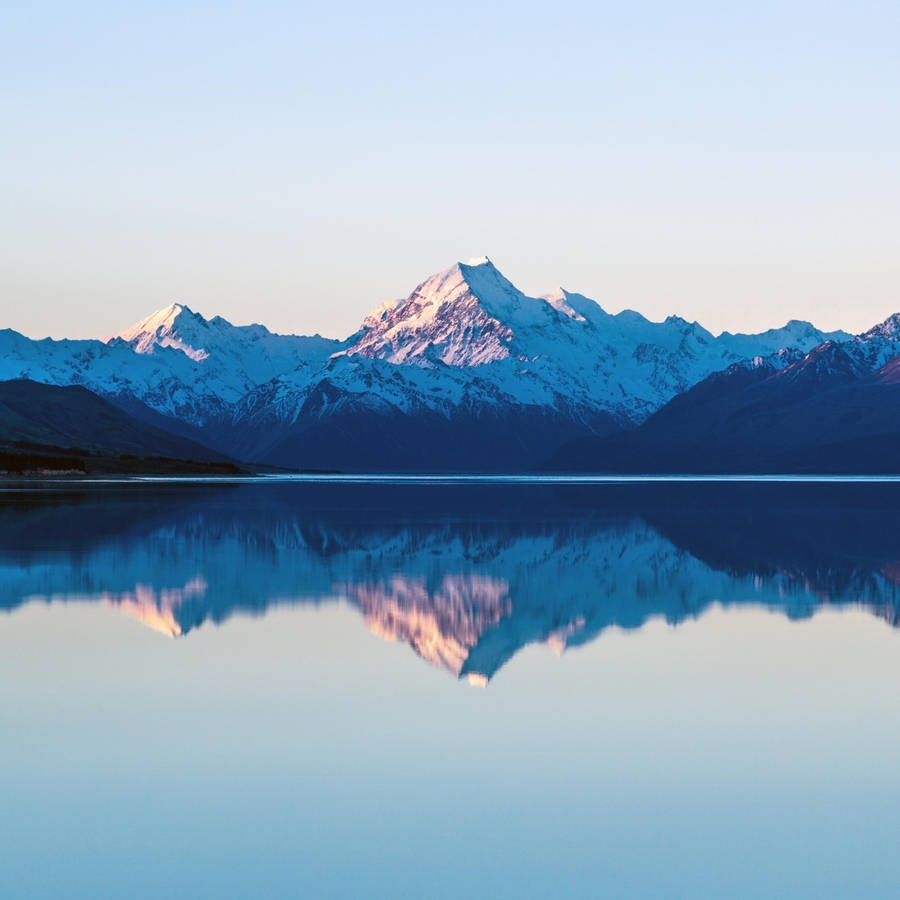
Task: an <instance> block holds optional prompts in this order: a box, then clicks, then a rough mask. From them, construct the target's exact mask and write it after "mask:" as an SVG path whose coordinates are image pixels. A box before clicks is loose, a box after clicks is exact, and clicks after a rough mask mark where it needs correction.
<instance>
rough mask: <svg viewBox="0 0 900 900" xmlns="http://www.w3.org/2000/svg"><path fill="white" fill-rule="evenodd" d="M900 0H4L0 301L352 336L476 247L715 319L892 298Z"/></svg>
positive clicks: (733, 325) (557, 276) (816, 317)
mask: <svg viewBox="0 0 900 900" xmlns="http://www.w3.org/2000/svg"><path fill="white" fill-rule="evenodd" d="M898 46H900V7H898V6H897V4H896V3H889V2H884V3H877V2H865V0H863V2H859V3H855V4H848V3H845V2H840V3H838V2H827V0H818V2H770V0H758V2H753V3H730V4H721V3H713V2H692V0H686V2H683V3H679V4H671V3H665V2H642V0H636V2H632V3H628V4H623V3H621V2H616V3H605V2H591V3H586V2H584V3H583V2H567V0H560V2H557V3H553V4H548V3H546V2H544V3H540V4H534V3H529V2H515V3H512V2H510V3H507V2H498V3H484V2H481V3H472V2H468V0H460V2H457V3H454V4H452V5H450V4H441V5H435V4H423V3H395V2H389V0H388V2H383V3H379V4H369V3H366V4H360V3H355V2H348V3H335V2H333V0H332V2H329V3H303V2H295V3H289V4H288V3H284V4H280V3H267V2H257V3H253V4H234V3H217V4H204V3H200V4H191V3H185V2H179V3H169V2H165V0H161V2H155V3H153V4H149V3H144V2H143V0H135V2H132V3H129V4H117V3H112V2H97V0H83V2H81V3H78V4H72V3H68V2H67V3H59V4H54V3H42V2H40V0H38V2H29V3H27V4H26V3H16V2H12V3H6V4H4V5H3V8H2V10H0V122H2V125H0V129H2V140H0V327H10V328H14V329H16V330H18V331H22V332H23V333H25V334H27V335H29V336H31V337H44V336H47V335H49V336H52V337H57V338H58V337H63V336H68V337H101V336H103V335H105V334H108V333H110V332H112V331H116V330H120V329H122V328H123V327H125V326H127V325H129V324H131V323H132V322H134V321H136V320H138V319H140V318H142V317H144V316H146V315H148V314H149V313H151V312H152V311H154V310H155V309H158V308H160V307H163V306H166V305H168V304H169V303H171V302H173V301H178V302H182V303H185V304H187V305H188V306H189V307H191V308H192V309H194V310H196V311H199V312H201V313H203V314H204V315H206V316H208V317H209V316H212V315H216V314H219V315H223V316H225V317H226V318H227V319H229V320H231V321H233V322H234V323H235V324H245V323H248V322H251V321H258V322H263V323H264V324H266V325H267V326H269V327H270V328H271V329H272V330H275V331H281V332H294V333H314V332H319V333H322V334H325V335H328V336H334V337H341V336H345V335H347V334H349V333H351V332H353V331H354V330H355V329H356V328H357V327H358V326H359V324H360V322H361V320H362V318H363V316H364V315H365V313H366V312H367V311H368V310H369V309H370V308H372V307H373V306H375V305H377V304H379V303H381V302H383V301H384V300H387V299H390V298H393V297H399V296H406V295H408V294H409V293H410V292H411V290H412V289H413V288H414V287H415V286H416V285H417V284H418V283H420V282H421V281H422V280H424V279H425V278H426V277H427V276H428V275H430V274H432V273H433V272H436V271H439V270H441V269H443V268H446V267H447V266H449V265H452V263H454V262H455V261H457V260H466V259H468V258H470V257H473V256H480V255H482V254H487V255H488V256H490V257H491V259H492V260H493V262H494V263H495V264H496V265H497V266H498V268H499V269H500V270H501V271H502V272H503V273H504V274H505V275H506V276H507V277H508V278H510V279H511V280H512V281H513V282H514V283H515V284H516V285H517V286H518V287H519V288H521V289H522V290H523V291H525V292H526V293H528V294H532V295H538V294H542V293H545V292H547V291H550V290H552V289H554V288H555V287H557V286H560V285H562V286H563V287H566V288H567V289H569V290H574V291H579V292H581V293H584V294H587V295H588V296H591V297H593V298H595V299H596V300H597V301H598V302H600V303H601V305H602V306H603V307H604V308H605V309H607V310H609V311H610V312H617V311H618V310H620V309H623V308H633V309H637V310H639V311H641V312H642V313H644V314H645V315H647V316H648V317H650V318H652V319H662V318H664V317H665V316H666V315H668V314H670V313H677V314H679V315H681V316H683V317H684V318H686V319H689V320H698V321H700V322H701V324H703V325H705V326H706V327H707V328H709V329H710V330H712V331H714V332H718V331H721V330H724V329H727V330H731V331H754V330H761V329H764V328H768V327H771V326H774V325H780V324H783V323H784V322H785V321H786V320H787V319H789V318H803V319H810V320H812V321H814V322H815V323H816V324H817V325H818V326H819V327H822V328H826V329H832V328H838V327H842V328H845V329H847V330H850V331H861V330H863V329H865V328H867V327H869V326H870V325H872V324H873V323H875V322H877V321H881V320H882V319H884V318H885V317H886V316H888V315H889V314H890V313H892V312H895V311H897V310H900V290H898V288H900V252H898V251H900V177H898V163H900V119H898V116H897V115H896V108H897V100H896V98H897V90H898V85H900V54H898V52H897V47H898Z"/></svg>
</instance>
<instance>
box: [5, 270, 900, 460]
mask: <svg viewBox="0 0 900 900" xmlns="http://www.w3.org/2000/svg"><path fill="white" fill-rule="evenodd" d="M848 338H849V335H846V334H844V333H842V332H835V333H832V334H825V333H823V332H821V331H818V330H817V329H815V328H814V327H813V326H812V325H810V324H809V323H806V322H797V321H792V322H789V323H788V324H787V325H785V326H784V327H783V328H780V329H773V330H770V331H767V332H763V333H762V334H759V335H743V334H729V333H724V334H722V335H719V336H718V337H716V336H714V335H712V334H711V333H710V332H708V331H706V330H705V329H704V328H702V327H701V326H700V325H698V324H697V323H696V322H694V323H689V322H686V321H685V320H683V319H680V318H678V317H676V316H670V317H669V318H668V319H666V320H665V321H664V322H650V321H648V320H647V319H645V318H644V317H643V316H641V315H640V314H639V313H636V312H633V311H630V310H629V311H625V312H622V313H619V314H616V315H611V314H609V313H607V312H605V311H604V310H603V309H602V308H601V307H600V306H599V305H598V304H597V303H596V302H595V301H593V300H590V299H589V298H587V297H585V296H583V295H581V294H577V293H572V292H570V291H566V290H563V289H559V290H557V291H555V292H553V293H551V294H548V295H547V296H545V297H529V296H527V295H525V294H523V293H522V292H521V291H520V290H518V288H516V287H515V286H514V285H513V284H512V283H511V282H510V281H508V280H507V279H506V278H505V277H504V276H503V275H502V274H501V273H500V272H499V271H498V270H497V268H496V267H495V266H494V265H493V263H491V262H490V260H488V259H487V258H486V257H483V258H481V259H477V260H471V261H470V262H468V263H457V264H456V265H454V266H451V267H450V268H449V269H447V270H445V271H443V272H440V273H438V274H437V275H434V276H432V277H431V278H428V279H427V280H426V281H424V282H422V283H421V284H420V285H419V286H418V287H417V288H416V289H415V290H414V291H413V292H412V293H411V294H410V295H409V296H408V297H407V298H406V299H405V300H394V301H390V302H388V303H385V304H382V305H381V306H379V307H377V308H376V309H375V310H373V311H372V312H371V313H370V314H369V315H368V316H366V317H365V319H364V321H363V323H362V326H361V328H360V329H359V331H358V332H356V334H354V335H352V336H351V337H350V338H348V339H347V340H345V341H335V340H327V339H325V338H322V337H319V336H313V337H299V336H294V335H278V334H273V333H271V332H270V331H268V329H266V328H265V327H263V326H262V325H247V326H234V325H232V324H230V323H229V322H227V321H226V320H225V319H223V318H221V317H218V316H216V317H214V318H212V319H205V318H204V317H203V316H201V315H199V314H198V313H195V312H192V311H191V310H190V309H188V308H187V307H186V306H183V305H181V304H172V305H171V306H168V307H166V308H165V309H162V310H159V311H158V312H156V313H154V314H153V315H151V316H148V317H147V318H145V319H143V320H141V321H140V322H138V323H136V324H135V325H133V326H131V327H130V328H127V329H125V330H123V331H121V332H118V333H116V334H114V335H110V336H109V337H107V338H106V339H105V341H102V342H101V341H52V340H49V339H48V340H43V341H32V340H29V339H27V338H25V337H23V336H22V335H19V334H16V333H15V332H11V331H6V332H0V379H12V378H23V377H24V378H30V379H32V380H36V381H41V382H46V383H50V384H58V385H69V384H80V385H82V386H84V387H87V388H89V389H90V390H92V391H94V392H95V393H97V394H99V395H101V396H103V397H105V398H107V399H110V400H112V401H113V402H115V403H117V404H118V405H120V406H121V407H122V408H124V409H126V410H127V411H128V412H129V413H131V414H132V415H135V416H138V417H139V418H143V419H145V421H148V422H149V423H151V424H154V425H157V426H159V425H162V426H163V427H169V428H171V429H173V430H176V431H180V433H182V434H186V435H188V436H190V437H192V438H195V439H200V440H203V441H204V442H206V443H207V444H209V445H210V446H214V447H217V448H219V449H221V450H223V451H226V452H228V453H235V452H236V449H235V448H237V452H240V453H241V454H243V458H245V459H254V460H258V461H264V462H270V463H274V464H278V465H285V466H301V467H302V466H309V467H316V468H321V467H324V468H331V467H336V466H337V467H341V468H357V469H358V468H372V467H374V468H376V469H381V470H384V469H391V468H396V467H398V466H401V465H402V466H403V467H413V468H416V469H423V468H432V467H434V468H438V469H454V468H462V469H467V468H487V469H502V468H507V467H509V466H514V467H530V466H532V465H534V464H535V463H536V462H538V460H539V459H541V458H543V457H545V456H547V455H549V453H551V452H553V450H554V449H556V448H557V447H559V446H560V445H561V444H563V443H564V442H566V441H568V440H570V439H574V438H577V437H579V436H583V435H591V434H593V435H606V434H610V433H612V432H614V431H618V430H620V429H622V428H630V427H632V426H634V425H637V424H639V423H641V422H642V421H644V420H645V419H646V418H647V416H649V415H651V414H652V413H653V412H655V411H656V410H657V409H659V408H660V407H661V406H663V405H664V404H665V403H667V402H668V401H669V400H671V399H672V398H673V397H675V396H676V395H678V394H680V393H682V392H683V391H685V390H687V389H688V388H690V387H691V386H692V385H694V384H696V383H698V382H700V381H702V380H703V379H704V378H706V377H707V376H709V375H710V374H712V373H714V372H718V371H721V370H724V369H726V368H728V367H729V366H730V365H732V364H734V363H736V362H740V361H743V360H747V359H752V358H754V357H769V356H771V354H773V353H774V352H777V351H779V350H782V349H784V348H791V349H790V352H792V353H794V352H796V353H799V354H803V353H806V352H808V351H810V350H811V349H812V348H813V347H815V346H817V345H820V344H822V343H823V342H824V341H829V340H831V341H837V342H841V343H842V345H843V344H844V343H846V341H847V339H848ZM864 339H865V340H864ZM855 340H857V341H860V342H862V343H860V344H859V347H860V350H859V352H860V353H863V352H871V353H872V354H875V355H876V356H877V357H878V359H882V358H883V357H884V358H886V357H887V356H888V355H889V354H890V353H891V348H893V347H894V342H893V338H892V336H891V335H890V334H880V333H879V334H877V335H876V334H873V333H869V335H863V336H861V337H860V338H858V339H855ZM363 432H364V433H365V434H366V439H367V443H366V446H365V447H361V446H360V445H359V443H358V441H357V440H356V437H357V436H358V435H359V434H360V433H363Z"/></svg>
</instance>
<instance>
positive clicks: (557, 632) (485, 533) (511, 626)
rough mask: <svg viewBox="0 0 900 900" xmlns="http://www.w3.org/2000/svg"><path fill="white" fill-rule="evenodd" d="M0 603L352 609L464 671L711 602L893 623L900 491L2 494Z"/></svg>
mask: <svg viewBox="0 0 900 900" xmlns="http://www.w3.org/2000/svg"><path fill="white" fill-rule="evenodd" d="M0 573H2V577H0V608H3V609H5V610H12V609H15V608H17V607H19V606H21V605H22V604H25V603H29V602H56V601H97V602H102V603H107V604H109V605H110V606H112V607H114V608H116V609H118V610H120V611H121V612H123V613H125V614H127V615H129V616H133V617H134V618H135V619H137V620H139V621H140V622H142V623H144V624H145V625H147V626H149V627H152V628H154V629H157V630H158V631H160V632H162V633H164V634H167V635H171V636H173V637H177V636H184V635H186V634H188V633H189V632H190V631H192V630H193V629H195V628H197V627H199V626H200V625H202V624H204V623H206V622H213V623H221V622H223V621H225V620H226V619H228V618H229V617H231V616H232V615H234V614H235V613H244V614H247V613H250V614H257V615H263V614H265V612H266V611H267V610H269V609H271V608H273V607H275V606H290V605H298V604H317V603H324V602H345V603H347V604H349V605H351V606H352V607H354V608H356V609H357V610H358V611H359V613H360V615H361V616H362V617H363V618H364V620H365V622H366V623H367V625H368V627H369V628H370V629H371V630H372V632H373V633H375V634H377V635H379V636H381V637H383V638H386V639H389V640H396V641H402V642H405V643H407V644H408V645H409V646H410V647H411V648H412V649H413V650H414V651H415V652H416V653H417V654H419V656H421V657H422V658H423V659H425V660H426V661H428V662H429V663H431V664H432V665H435V666H438V667H440V668H442V669H444V670H446V671H447V672H449V673H451V674H453V675H455V676H457V677H459V678H465V679H467V680H469V681H470V682H472V683H476V684H484V683H486V682H487V681H488V680H489V679H490V678H491V677H492V676H493V675H494V674H495V673H496V672H497V671H498V670H499V669H500V668H501V666H503V665H504V663H506V662H507V660H509V659H510V658H511V657H512V656H514V655H515V654H516V652H517V651H518V650H520V649H521V648H522V647H524V646H525V645H527V644H530V643H535V642H540V643H545V644H547V645H549V646H550V647H551V648H552V649H554V650H555V651H557V652H559V653H561V652H562V651H563V650H565V649H566V648H568V647H572V646H577V645H580V644H584V643H586V642H588V641H591V640H593V639H594V638H595V637H596V636H597V635H598V634H600V633H601V632H602V631H603V630H604V629H607V628H609V627H611V626H618V627H621V628H638V627H640V626H641V625H642V624H644V623H645V622H647V621H648V620H650V619H653V618H660V617H661V618H663V619H665V621H667V622H669V623H671V624H677V623H679V622H682V621H684V620H685V619H687V618H691V617H696V616H697V615H699V614H700V613H702V612H703V611H704V610H705V609H707V608H708V607H709V606H710V605H712V604H716V603H719V604H723V605H733V604H755V605H758V606H762V607H767V608H769V609H771V610H773V611H776V612H779V613H782V614H785V615H787V616H789V617H791V618H796V619H801V618H806V617H809V616H811V615H813V614H814V613H815V612H816V611H817V610H819V609H821V608H822V607H823V606H826V605H838V606H849V605H852V606H859V607H862V608H864V609H865V610H867V611H869V612H870V613H871V614H872V615H874V616H878V617H880V618H882V619H884V620H885V621H886V622H888V623H889V624H890V625H892V626H895V625H896V624H897V612H896V610H897V600H898V597H897V595H898V586H900V485H898V484H878V483H871V484H809V483H790V484H785V483H779V484H759V483H752V484H748V483H675V484H659V483H656V484H653V483H646V484H596V485H560V484H555V485H549V484H534V485H510V484H506V485H503V484H495V485H489V484H487V485H486V484H479V485H471V484H468V485H467V484H462V485H460V484H436V485H412V484H303V483H291V484H285V483H278V484H274V483H273V484H265V483H264V484H237V485H213V484H206V485H203V484H193V485H159V484H152V485H151V484H134V485H128V486H100V485H97V486H86V487H83V488H78V489H64V488H57V489H54V490H47V491H38V490H35V491H29V492H25V493H6V494H0Z"/></svg>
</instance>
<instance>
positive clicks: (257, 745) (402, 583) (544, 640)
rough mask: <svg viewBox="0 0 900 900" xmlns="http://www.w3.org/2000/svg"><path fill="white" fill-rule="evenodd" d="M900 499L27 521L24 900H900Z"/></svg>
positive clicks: (9, 703) (403, 488) (30, 509)
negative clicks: (374, 899) (899, 856)
mask: <svg viewBox="0 0 900 900" xmlns="http://www.w3.org/2000/svg"><path fill="white" fill-rule="evenodd" d="M898 591H900V484H898V483H896V482H894V483H890V482H861V483H827V482H826V483H822V482H809V483H788V482H758V481H755V482H699V483H698V482H647V483H591V482H581V483H575V484H573V483H565V482H559V481H551V482H544V483H541V484H527V483H521V482H519V481H514V482H513V481H511V482H497V481H496V480H489V481H484V482H479V483H472V482H466V481H459V480H449V481H443V482H432V483H423V482H422V481H421V480H416V481H413V482H407V483H403V482H400V483H377V482H368V481H365V480H360V479H354V480H352V481H345V482H328V481H315V480H313V481H307V482H271V481H265V482H262V483H243V484H233V483H207V484H192V483H168V484H161V483H138V484H130V485H123V484H106V485H88V484H68V485H56V486H55V487H52V488H47V489H38V488H37V487H27V488H25V489H21V490H14V491H5V492H0V896H2V897H4V898H12V897H85V898H97V897H126V896H127V897H276V896H290V897H293V896H303V897H364V896H388V897H429V898H432V897H434V898H439V897H452V898H459V897H491V898H494V897H516V898H518V897H556V896H570V897H598V896H604V897H760V896H785V897H816V898H820V897H861V896H865V897H893V896H896V895H897V889H896V881H897V876H896V872H895V865H894V856H895V848H896V845H897V840H898V835H900V767H898V765H897V759H898V755H900V704H898V702H897V698H898V685H900V631H898V612H897V611H898V609H900V595H898Z"/></svg>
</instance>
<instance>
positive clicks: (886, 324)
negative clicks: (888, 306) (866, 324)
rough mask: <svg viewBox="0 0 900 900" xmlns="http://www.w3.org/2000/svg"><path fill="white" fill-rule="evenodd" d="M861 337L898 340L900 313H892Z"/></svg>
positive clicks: (899, 336)
mask: <svg viewBox="0 0 900 900" xmlns="http://www.w3.org/2000/svg"><path fill="white" fill-rule="evenodd" d="M862 337H864V338H870V337H883V338H889V339H891V340H897V339H898V338H900V312H895V313H892V314H891V315H889V316H888V317H887V318H886V319H885V320H884V321H883V322H879V323H878V324H877V325H874V326H873V327H872V328H870V329H869V330H868V331H867V332H866V333H865V334H863V335H862Z"/></svg>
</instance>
